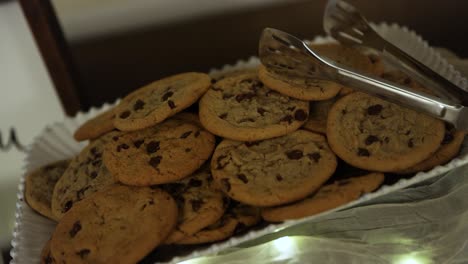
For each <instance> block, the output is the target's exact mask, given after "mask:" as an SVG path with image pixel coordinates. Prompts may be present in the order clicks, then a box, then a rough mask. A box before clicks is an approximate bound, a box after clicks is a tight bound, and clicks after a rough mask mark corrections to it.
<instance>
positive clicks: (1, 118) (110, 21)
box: [0, 0, 468, 263]
mask: <svg viewBox="0 0 468 264" xmlns="http://www.w3.org/2000/svg"><path fill="white" fill-rule="evenodd" d="M350 2H352V3H353V4H355V5H356V6H357V7H358V8H360V9H361V11H362V12H363V13H364V14H365V16H366V17H367V18H368V19H369V20H370V21H373V22H382V21H386V22H390V23H398V24H400V25H405V26H407V27H408V28H410V29H413V30H414V31H416V32H417V33H418V34H420V35H421V36H423V38H424V39H426V40H427V41H428V42H429V44H430V45H432V46H437V47H444V48H446V49H447V50H446V51H445V53H444V54H446V56H448V57H449V58H450V59H451V61H452V63H454V64H456V65H458V67H460V68H459V69H460V70H463V68H462V67H465V68H466V66H463V65H466V64H464V62H463V61H462V60H460V59H459V58H465V57H468V48H467V47H468V34H467V33H468V28H467V26H466V25H468V16H466V12H467V11H468V1H459V0H445V1H438V0H412V1H406V0H393V1H386V0H374V1H368V0H353V1H350ZM325 4H326V1H325V0H236V1H212V0H211V1H210V0H197V1H194V0H107V1H96V0H79V1H77V0H52V1H48V0H21V1H14V0H10V1H8V0H0V98H1V99H0V147H1V148H0V248H2V253H3V255H5V256H7V255H8V244H9V240H10V239H11V233H12V229H13V223H14V208H15V200H16V192H17V184H18V181H19V177H20V175H21V174H22V173H23V172H22V164H23V159H24V157H25V152H24V151H22V150H21V148H20V147H18V145H16V146H15V144H8V142H10V141H12V140H11V138H12V133H11V129H12V128H14V129H15V131H16V133H15V136H16V138H17V139H18V142H19V144H20V145H28V144H30V143H31V142H32V140H33V138H34V136H35V135H37V134H38V133H40V131H41V130H42V129H44V127H45V126H46V125H47V124H50V123H52V122H55V121H61V120H62V119H63V118H64V117H65V116H66V115H70V116H73V115H74V114H76V112H77V111H79V110H82V111H86V110H88V109H89V108H90V107H93V106H100V105H102V104H103V103H104V102H113V101H114V100H115V99H116V98H118V97H121V96H123V95H125V94H127V93H128V92H130V91H132V90H134V89H136V88H138V87H139V86H141V85H144V84H146V83H148V82H150V81H153V80H156V79H159V78H161V77H164V76H167V75H170V74H175V73H179V72H183V71H205V72H206V71H208V70H210V69H211V68H214V67H220V66H222V65H224V64H229V63H234V62H236V61H237V60H238V59H247V58H249V57H250V56H253V55H256V53H257V43H258V37H259V34H260V32H261V30H262V29H263V28H264V27H275V28H278V29H282V30H284V31H287V32H290V33H293V34H295V35H298V36H301V37H303V38H313V37H314V36H316V35H321V34H324V32H323V29H322V22H321V21H322V13H323V9H324V6H325ZM54 15H56V19H54ZM28 22H29V26H28ZM31 30H32V31H31ZM62 33H63V34H62ZM456 56H458V57H459V58H457V57H456ZM465 70H466V69H465ZM13 138H14V136H13ZM0 263H1V262H0Z"/></svg>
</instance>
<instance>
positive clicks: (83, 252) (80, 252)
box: [76, 248, 91, 259]
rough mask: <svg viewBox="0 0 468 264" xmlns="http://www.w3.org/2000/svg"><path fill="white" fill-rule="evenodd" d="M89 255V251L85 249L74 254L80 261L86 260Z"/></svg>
mask: <svg viewBox="0 0 468 264" xmlns="http://www.w3.org/2000/svg"><path fill="white" fill-rule="evenodd" d="M89 253H91V250H89V249H87V248H85V249H82V250H80V251H78V252H76V254H77V255H78V256H80V258H82V259H84V258H86V256H88V255H89Z"/></svg>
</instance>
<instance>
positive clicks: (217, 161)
mask: <svg viewBox="0 0 468 264" xmlns="http://www.w3.org/2000/svg"><path fill="white" fill-rule="evenodd" d="M224 158H227V156H226V155H221V156H219V157H218V159H216V164H217V166H216V169H217V170H220V169H223V168H224V167H226V165H227V162H226V163H225V164H221V161H222V160H223V159H224Z"/></svg>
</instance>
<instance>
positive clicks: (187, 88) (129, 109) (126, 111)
mask: <svg viewBox="0 0 468 264" xmlns="http://www.w3.org/2000/svg"><path fill="white" fill-rule="evenodd" d="M210 85H211V78H210V77H209V76H208V75H207V74H204V73H196V72H189V73H181V74H177V75H173V76H170V77H166V78H164V79H161V80H158V81H155V82H153V83H151V84H148V85H146V86H144V87H142V88H140V89H138V90H136V91H134V92H132V93H130V94H129V95H127V96H126V97H125V98H124V99H123V100H122V102H120V104H119V105H118V106H117V107H116V109H115V113H116V117H115V119H114V125H115V127H117V128H118V129H120V130H122V131H134V130H139V129H143V128H147V127H150V126H153V125H156V124H158V123H161V122H162V121H164V120H165V119H167V118H168V117H170V116H172V115H175V114H176V113H178V112H180V111H182V110H183V109H185V108H187V107H189V106H190V105H192V104H193V103H195V102H196V101H197V100H198V98H199V97H200V96H202V95H203V94H204V93H205V92H206V90H207V89H208V88H209V87H210Z"/></svg>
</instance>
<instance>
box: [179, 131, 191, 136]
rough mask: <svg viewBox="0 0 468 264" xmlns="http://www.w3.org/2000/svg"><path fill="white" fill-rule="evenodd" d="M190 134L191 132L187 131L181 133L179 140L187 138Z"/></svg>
mask: <svg viewBox="0 0 468 264" xmlns="http://www.w3.org/2000/svg"><path fill="white" fill-rule="evenodd" d="M190 134H192V131H187V132H185V133H183V134H182V135H181V136H180V138H187V137H188V136H190Z"/></svg>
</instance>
